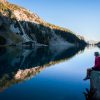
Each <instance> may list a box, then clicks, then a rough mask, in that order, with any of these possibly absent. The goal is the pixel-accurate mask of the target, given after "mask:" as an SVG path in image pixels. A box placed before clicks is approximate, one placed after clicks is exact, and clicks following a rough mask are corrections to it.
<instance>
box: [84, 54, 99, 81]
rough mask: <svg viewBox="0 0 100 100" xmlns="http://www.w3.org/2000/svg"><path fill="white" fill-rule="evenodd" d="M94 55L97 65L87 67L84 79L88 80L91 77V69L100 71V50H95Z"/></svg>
mask: <svg viewBox="0 0 100 100" xmlns="http://www.w3.org/2000/svg"><path fill="white" fill-rule="evenodd" d="M94 56H95V65H94V67H92V68H88V69H87V75H86V77H85V78H84V79H83V80H87V79H89V78H90V75H91V71H93V70H96V71H100V54H99V52H95V53H94Z"/></svg>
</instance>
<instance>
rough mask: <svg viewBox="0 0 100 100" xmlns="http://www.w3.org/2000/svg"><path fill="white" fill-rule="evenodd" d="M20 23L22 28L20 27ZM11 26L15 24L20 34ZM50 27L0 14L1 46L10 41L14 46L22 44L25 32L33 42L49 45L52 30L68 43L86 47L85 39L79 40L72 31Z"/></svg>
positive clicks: (52, 35) (14, 26) (49, 25)
mask: <svg viewBox="0 0 100 100" xmlns="http://www.w3.org/2000/svg"><path fill="white" fill-rule="evenodd" d="M19 23H20V25H21V26H22V27H21V26H20V25H19ZM40 23H41V22H40ZM11 24H13V28H15V29H13V30H16V29H17V28H18V29H19V31H20V32H19V33H18V32H17V31H15V32H13V31H11V29H10V25H11ZM46 25H47V26H46ZM50 27H51V24H48V23H46V24H45V26H44V25H43V23H41V24H36V23H34V22H29V21H17V20H16V18H12V19H11V18H10V17H6V16H3V15H2V14H1V13H0V45H4V44H7V43H8V44H9V41H12V42H11V43H14V44H16V43H19V42H21V43H22V42H23V39H22V36H23V30H24V32H25V34H26V35H27V36H28V37H29V38H30V39H31V40H33V41H36V42H38V43H40V44H45V45H49V42H50V40H51V38H52V37H54V34H53V32H52V30H53V31H54V32H55V34H56V36H59V37H61V38H62V39H64V40H65V41H68V42H70V43H73V44H75V45H78V46H85V45H86V44H87V43H86V42H85V40H84V38H83V37H81V38H80V39H79V38H78V37H77V36H76V35H75V34H73V33H72V32H70V31H67V30H66V31H65V30H64V29H58V28H57V26H54V27H55V29H51V28H50ZM21 28H23V29H21ZM56 39H57V38H55V41H56ZM24 42H25V41H24Z"/></svg>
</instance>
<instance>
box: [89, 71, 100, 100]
mask: <svg viewBox="0 0 100 100" xmlns="http://www.w3.org/2000/svg"><path fill="white" fill-rule="evenodd" d="M90 88H91V91H95V93H94V95H93V98H95V100H100V71H92V73H91V76H90Z"/></svg>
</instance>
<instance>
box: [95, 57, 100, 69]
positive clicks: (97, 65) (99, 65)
mask: <svg viewBox="0 0 100 100" xmlns="http://www.w3.org/2000/svg"><path fill="white" fill-rule="evenodd" d="M95 68H99V69H100V56H98V57H96V58H95Z"/></svg>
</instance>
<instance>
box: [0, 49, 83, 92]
mask: <svg viewBox="0 0 100 100" xmlns="http://www.w3.org/2000/svg"><path fill="white" fill-rule="evenodd" d="M82 50H84V48H83V49H81V48H74V47H73V48H67V49H63V50H59V49H58V50H56V49H55V50H53V49H50V48H49V47H43V48H34V49H23V48H22V49H20V48H12V47H9V48H0V91H2V90H4V89H5V88H7V87H9V86H11V85H13V84H15V83H18V82H22V81H24V80H26V79H28V78H31V77H33V76H35V75H36V74H38V73H39V72H40V71H42V70H43V69H45V68H46V67H49V66H50V65H53V64H57V63H60V62H62V61H65V60H69V59H70V58H72V57H74V56H75V55H76V54H78V53H79V52H82Z"/></svg>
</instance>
